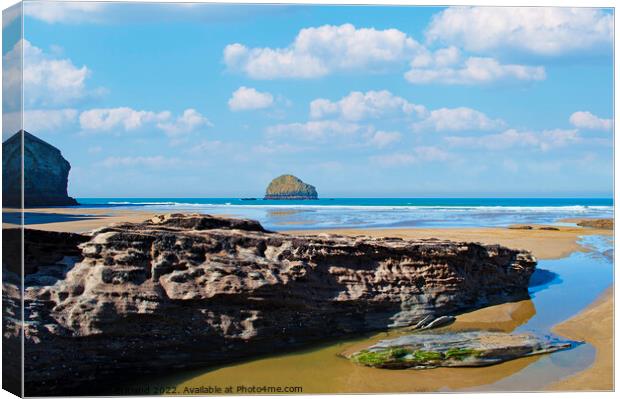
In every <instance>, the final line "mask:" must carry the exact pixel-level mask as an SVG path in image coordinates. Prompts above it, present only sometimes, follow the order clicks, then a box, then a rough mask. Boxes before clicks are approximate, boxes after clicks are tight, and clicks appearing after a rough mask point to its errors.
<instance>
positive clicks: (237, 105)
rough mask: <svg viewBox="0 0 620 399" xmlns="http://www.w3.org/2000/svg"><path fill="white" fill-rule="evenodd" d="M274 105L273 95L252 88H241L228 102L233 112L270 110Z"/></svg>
mask: <svg viewBox="0 0 620 399" xmlns="http://www.w3.org/2000/svg"><path fill="white" fill-rule="evenodd" d="M272 104H273V96H272V95H271V93H267V92H260V91H257V90H256V89H254V88H251V87H245V86H241V87H240V88H238V89H237V90H235V92H234V93H233V94H232V97H231V98H230V100H228V107H229V108H230V109H231V111H246V110H253V109H262V108H268V107H270V106H271V105H272Z"/></svg>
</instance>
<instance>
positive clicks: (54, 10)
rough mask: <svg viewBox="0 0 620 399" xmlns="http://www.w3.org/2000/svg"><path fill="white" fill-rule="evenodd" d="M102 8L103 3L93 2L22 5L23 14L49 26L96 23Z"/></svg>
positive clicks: (39, 2)
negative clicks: (63, 23) (61, 23)
mask: <svg viewBox="0 0 620 399" xmlns="http://www.w3.org/2000/svg"><path fill="white" fill-rule="evenodd" d="M104 8H105V4H104V3H95V2H88V3H86V2H46V1H35V2H26V3H24V14H25V15H26V16H28V17H31V18H36V19H38V20H41V21H45V22H47V23H51V24H53V23H58V22H96V21H97V20H99V16H100V13H101V11H103V9H104Z"/></svg>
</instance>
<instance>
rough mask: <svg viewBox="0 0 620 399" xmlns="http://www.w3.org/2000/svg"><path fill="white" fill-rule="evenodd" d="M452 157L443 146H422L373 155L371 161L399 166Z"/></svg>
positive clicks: (388, 165)
mask: <svg viewBox="0 0 620 399" xmlns="http://www.w3.org/2000/svg"><path fill="white" fill-rule="evenodd" d="M450 158H451V156H450V154H449V153H448V152H446V151H444V150H442V149H441V148H438V147H433V146H421V147H416V148H414V149H413V150H412V151H411V152H398V153H394V154H388V155H377V156H373V157H370V161H371V162H373V163H375V164H377V165H379V166H382V167H397V166H406V165H412V164H415V163H424V162H443V161H447V160H449V159H450Z"/></svg>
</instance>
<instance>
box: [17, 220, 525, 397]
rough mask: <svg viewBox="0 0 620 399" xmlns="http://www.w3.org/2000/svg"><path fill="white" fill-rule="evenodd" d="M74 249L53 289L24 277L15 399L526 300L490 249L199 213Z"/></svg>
mask: <svg viewBox="0 0 620 399" xmlns="http://www.w3.org/2000/svg"><path fill="white" fill-rule="evenodd" d="M79 248H80V250H81V255H80V258H79V259H77V263H75V264H73V261H72V260H73V259H75V258H71V257H67V258H65V259H64V260H63V261H60V262H59V263H58V262H57V263H58V264H60V265H62V264H64V265H66V266H67V267H66V271H65V272H66V276H65V277H64V278H62V279H59V280H57V281H55V282H53V284H52V283H51V281H52V280H49V281H50V282H49V283H48V282H47V281H48V280H46V279H45V278H44V276H42V275H41V273H44V272H45V270H52V269H53V268H52V269H50V268H48V267H37V268H36V270H37V273H39V275H38V276H37V278H36V279H30V280H29V279H26V288H25V314H26V324H25V328H24V330H25V336H26V364H25V367H26V380H27V383H26V388H27V389H30V392H27V394H31V395H35V394H49V393H56V394H74V393H89V392H94V390H95V389H98V388H100V386H99V387H98V384H102V383H104V384H105V382H106V381H109V380H110V379H112V378H114V381H115V382H117V383H118V381H120V378H131V377H132V376H133V377H135V376H136V375H145V374H148V373H155V372H164V371H169V370H170V369H171V368H175V369H178V368H184V367H194V366H207V365H219V364H222V363H225V362H231V361H234V360H238V359H240V358H244V357H248V356H251V355H256V354H261V353H274V352H278V351H281V350H284V349H290V348H294V347H299V346H301V345H305V344H308V343H310V342H314V341H318V340H322V339H327V338H334V337H339V336H344V335H348V334H353V333H360V332H365V331H373V330H381V329H386V328H388V327H395V326H408V325H415V324H416V323H417V322H419V321H420V320H422V319H423V318H424V317H427V316H429V315H432V316H433V317H439V316H441V315H445V314H455V313H458V312H461V311H464V310H468V309H473V308H478V307H483V306H487V305H489V304H494V303H500V302H504V301H513V300H517V299H522V298H526V297H528V292H527V286H528V281H529V278H530V275H531V274H532V272H533V271H534V269H535V265H536V261H535V259H534V258H533V257H532V256H531V255H530V254H529V253H527V252H524V251H516V250H511V249H508V248H504V247H501V246H498V245H480V244H474V243H463V242H450V241H439V240H432V239H430V240H413V241H404V240H401V239H395V238H370V237H344V236H335V235H323V236H290V235H285V234H278V233H270V232H266V231H264V230H263V229H262V227H261V226H260V224H258V223H257V222H254V221H248V220H241V221H240V220H238V219H224V218H219V217H211V216H205V215H168V216H160V217H156V218H153V219H152V220H149V221H146V222H144V223H133V224H130V223H125V224H116V225H112V226H109V227H105V228H102V229H99V230H97V231H95V232H93V233H92V235H91V237H90V240H89V241H87V242H85V243H82V244H79ZM55 272H56V273H57V272H58V270H55ZM67 376H71V378H68V377H67ZM108 387H109V384H108Z"/></svg>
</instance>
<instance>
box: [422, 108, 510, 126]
mask: <svg viewBox="0 0 620 399" xmlns="http://www.w3.org/2000/svg"><path fill="white" fill-rule="evenodd" d="M503 126H505V123H504V121H502V120H501V119H491V118H489V117H488V116H487V115H485V114H484V113H482V112H480V111H477V110H475V109H471V108H467V107H459V108H440V109H436V110H433V111H430V113H429V115H428V117H427V118H425V119H424V120H422V121H420V122H417V123H414V124H413V125H412V128H413V130H414V131H421V130H424V129H431V130H435V131H438V132H441V131H463V130H494V129H498V128H501V127H503Z"/></svg>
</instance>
